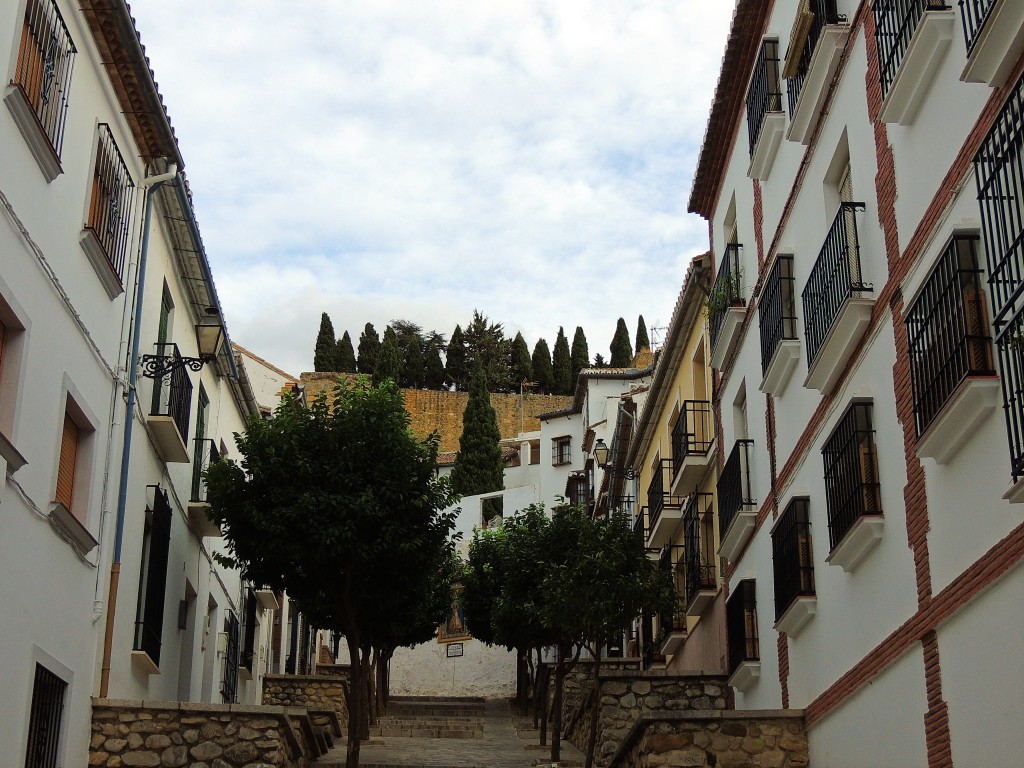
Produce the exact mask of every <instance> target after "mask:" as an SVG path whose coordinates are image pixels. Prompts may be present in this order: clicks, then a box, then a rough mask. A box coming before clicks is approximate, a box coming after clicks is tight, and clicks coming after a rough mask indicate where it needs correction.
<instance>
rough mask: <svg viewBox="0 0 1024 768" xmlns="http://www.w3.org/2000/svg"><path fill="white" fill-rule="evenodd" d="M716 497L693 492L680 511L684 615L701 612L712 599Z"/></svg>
mask: <svg viewBox="0 0 1024 768" xmlns="http://www.w3.org/2000/svg"><path fill="white" fill-rule="evenodd" d="M714 504H715V498H714V496H713V495H712V494H710V493H696V492H694V493H692V494H690V499H689V502H688V503H687V505H686V512H685V513H684V515H683V544H684V549H685V551H684V562H685V570H686V573H685V578H686V615H687V616H700V615H701V614H702V613H704V610H705V609H706V608H707V607H708V606H709V605H710V604H711V602H712V601H713V600H714V599H715V593H716V592H717V591H718V577H717V574H718V569H717V568H716V567H715V557H714V551H715V533H714V530H715V528H714V514H715V512H714Z"/></svg>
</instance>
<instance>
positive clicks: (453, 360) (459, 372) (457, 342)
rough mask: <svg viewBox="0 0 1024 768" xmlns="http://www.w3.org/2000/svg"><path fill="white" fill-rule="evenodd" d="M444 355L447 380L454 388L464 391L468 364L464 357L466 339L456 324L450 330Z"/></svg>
mask: <svg viewBox="0 0 1024 768" xmlns="http://www.w3.org/2000/svg"><path fill="white" fill-rule="evenodd" d="M446 357H447V363H446V364H445V367H446V370H447V372H448V380H449V381H450V382H452V384H454V385H455V389H457V390H458V391H460V392H465V391H466V388H467V387H468V386H469V364H468V361H467V359H466V339H465V337H464V336H463V335H462V328H460V327H459V326H457V325H456V326H455V330H454V331H452V338H451V341H449V342H448V354H447V355H446Z"/></svg>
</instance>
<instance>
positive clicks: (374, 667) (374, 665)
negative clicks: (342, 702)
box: [366, 648, 380, 737]
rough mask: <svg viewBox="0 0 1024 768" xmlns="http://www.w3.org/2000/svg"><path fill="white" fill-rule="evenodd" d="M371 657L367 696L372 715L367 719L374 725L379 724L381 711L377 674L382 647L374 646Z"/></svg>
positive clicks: (368, 710)
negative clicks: (378, 705)
mask: <svg viewBox="0 0 1024 768" xmlns="http://www.w3.org/2000/svg"><path fill="white" fill-rule="evenodd" d="M370 658H371V659H372V661H371V662H370V674H369V675H367V677H366V683H367V694H366V696H367V699H369V702H370V706H369V707H368V708H367V712H369V714H370V716H369V718H367V720H368V724H369V725H370V726H371V727H372V726H374V725H376V724H377V719H378V717H379V715H380V711H379V710H378V708H377V690H378V688H377V675H378V674H380V649H379V648H374V649H373V653H372V655H371V657H370ZM367 737H369V734H367Z"/></svg>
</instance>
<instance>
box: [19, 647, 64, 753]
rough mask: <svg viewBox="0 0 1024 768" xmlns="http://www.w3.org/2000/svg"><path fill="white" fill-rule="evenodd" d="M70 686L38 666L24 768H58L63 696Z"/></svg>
mask: <svg viewBox="0 0 1024 768" xmlns="http://www.w3.org/2000/svg"><path fill="white" fill-rule="evenodd" d="M67 687H68V684H67V683H66V682H64V681H63V680H61V679H60V678H59V677H57V676H56V675H55V674H53V672H51V671H50V670H48V669H47V668H46V667H44V666H43V665H41V664H36V674H35V681H34V683H33V685H32V709H31V710H30V711H29V717H28V746H27V747H26V749H25V768H57V758H58V748H59V746H60V725H61V717H62V715H63V712H64V694H65V691H67Z"/></svg>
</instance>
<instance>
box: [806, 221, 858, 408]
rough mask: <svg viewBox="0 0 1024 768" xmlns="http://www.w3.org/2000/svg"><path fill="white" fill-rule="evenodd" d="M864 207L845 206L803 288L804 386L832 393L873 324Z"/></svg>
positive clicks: (830, 229)
mask: <svg viewBox="0 0 1024 768" xmlns="http://www.w3.org/2000/svg"><path fill="white" fill-rule="evenodd" d="M863 210H864V203H840V205H839V211H838V212H837V213H836V217H835V220H834V221H833V222H832V226H831V227H830V228H829V233H828V236H827V237H826V238H825V244H824V245H823V246H822V247H821V251H820V252H819V253H818V259H817V261H816V262H815V263H814V268H813V269H812V270H811V274H810V276H809V277H808V278H807V285H805V286H804V292H803V295H802V298H803V310H804V338H805V339H806V340H807V365H808V370H807V378H806V379H805V380H804V386H805V387H810V388H811V389H817V390H818V391H819V392H821V393H822V394H823V395H824V394H827V393H828V392H829V391H830V390H831V389H832V387H833V385H834V384H835V383H836V381H837V380H838V378H839V375H840V374H841V373H842V372H843V368H844V367H845V366H846V363H847V362H848V361H849V359H850V357H851V356H852V355H853V351H854V348H855V347H856V346H857V342H858V341H860V339H861V337H862V336H863V335H864V332H865V331H866V330H867V327H868V323H869V322H870V320H871V308H872V307H873V306H874V303H875V301H874V299H869V298H862V297H861V293H863V292H867V291H871V290H872V287H871V284H870V283H866V282H864V279H863V275H862V274H861V266H860V241H859V238H858V236H857V218H856V212H857V211H863Z"/></svg>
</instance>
